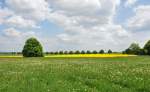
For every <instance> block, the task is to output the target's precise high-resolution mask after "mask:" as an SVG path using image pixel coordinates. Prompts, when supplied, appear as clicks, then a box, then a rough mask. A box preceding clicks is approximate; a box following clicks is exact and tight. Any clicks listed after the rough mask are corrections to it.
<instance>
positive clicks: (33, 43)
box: [22, 38, 112, 57]
mask: <svg viewBox="0 0 150 92" xmlns="http://www.w3.org/2000/svg"><path fill="white" fill-rule="evenodd" d="M104 53H105V51H104V50H100V51H96V50H94V51H89V50H88V51H84V50H82V51H59V52H47V53H46V54H104ZM107 53H112V51H111V50H108V52H107ZM22 54H23V56H24V57H43V56H44V53H43V47H42V45H41V44H40V42H39V41H38V40H37V39H36V38H30V39H28V40H27V41H26V43H25V46H24V48H23V50H22Z"/></svg>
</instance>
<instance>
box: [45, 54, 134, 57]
mask: <svg viewBox="0 0 150 92" xmlns="http://www.w3.org/2000/svg"><path fill="white" fill-rule="evenodd" d="M129 56H136V55H128V54H68V55H48V56H45V57H69V58H76V57H79V58H80V57H87V58H91V57H93V58H99V57H129Z"/></svg>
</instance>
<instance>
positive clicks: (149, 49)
mask: <svg viewBox="0 0 150 92" xmlns="http://www.w3.org/2000/svg"><path fill="white" fill-rule="evenodd" d="M144 52H145V54H146V55H150V40H149V41H148V42H147V43H146V44H145V46H144Z"/></svg>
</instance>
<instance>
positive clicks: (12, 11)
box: [0, 0, 150, 52]
mask: <svg viewBox="0 0 150 92" xmlns="http://www.w3.org/2000/svg"><path fill="white" fill-rule="evenodd" d="M77 6H78V7H77ZM149 11H150V1H149V0H76V1H71V0H65V1H64V0H38V1H37V0H0V52H10V51H21V50H22V47H23V45H24V42H25V41H26V39H28V38H30V37H36V38H37V39H38V40H39V41H40V42H41V43H42V45H43V47H44V50H45V51H58V50H100V49H104V50H108V49H112V50H113V51H122V50H124V49H126V48H127V47H128V46H129V45H130V44H131V43H132V42H137V43H139V44H140V46H141V47H142V46H143V45H144V43H145V42H146V41H147V40H150V36H149V35H148V34H149V33H150V18H149V16H150V13H149Z"/></svg>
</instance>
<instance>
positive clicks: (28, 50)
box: [22, 38, 44, 57]
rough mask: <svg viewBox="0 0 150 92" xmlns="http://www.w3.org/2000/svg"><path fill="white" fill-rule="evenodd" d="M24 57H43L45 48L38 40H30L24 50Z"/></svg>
mask: <svg viewBox="0 0 150 92" xmlns="http://www.w3.org/2000/svg"><path fill="white" fill-rule="evenodd" d="M22 54H23V56H24V57H43V56H44V55H43V48H42V45H41V44H40V42H39V41H38V40H37V39H36V38H29V39H28V40H27V41H26V43H25V45H24V48H23V50H22Z"/></svg>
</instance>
